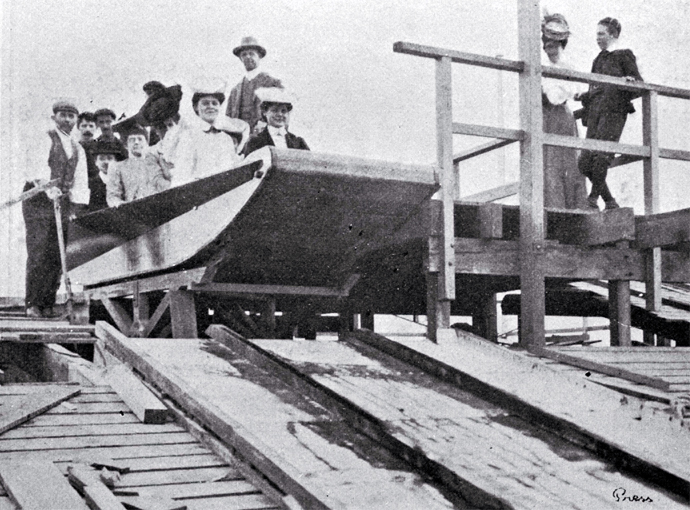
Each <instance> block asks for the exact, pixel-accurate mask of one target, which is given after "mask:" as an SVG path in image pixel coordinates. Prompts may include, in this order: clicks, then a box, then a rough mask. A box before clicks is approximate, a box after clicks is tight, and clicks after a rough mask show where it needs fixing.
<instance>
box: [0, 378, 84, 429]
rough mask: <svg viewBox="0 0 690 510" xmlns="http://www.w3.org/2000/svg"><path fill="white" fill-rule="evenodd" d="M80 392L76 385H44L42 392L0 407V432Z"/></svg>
mask: <svg viewBox="0 0 690 510" xmlns="http://www.w3.org/2000/svg"><path fill="white" fill-rule="evenodd" d="M80 392H81V390H80V389H79V388H78V387H64V386H56V387H50V386H49V387H45V388H44V391H42V392H39V393H32V394H30V395H27V396H25V397H22V398H21V399H20V400H19V402H15V403H14V404H13V405H12V406H11V407H10V408H9V409H7V407H8V406H2V407H0V434H2V433H3V432H6V431H8V430H10V429H12V428H14V427H16V426H18V425H21V424H22V423H25V422H27V421H29V420H30V419H31V418H33V417H35V416H38V415H39V414H42V413H44V412H46V411H47V410H49V409H52V408H54V407H55V406H57V405H59V404H60V403H61V402H64V401H65V400H68V399H70V398H71V397H73V396H75V395H79V393H80Z"/></svg>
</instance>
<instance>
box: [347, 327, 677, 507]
mask: <svg viewBox="0 0 690 510" xmlns="http://www.w3.org/2000/svg"><path fill="white" fill-rule="evenodd" d="M458 334H459V336H460V338H458V340H457V341H456V342H453V343H452V344H450V343H449V345H436V344H432V343H431V342H428V341H419V340H413V339H412V340H411V339H409V338H403V337H393V338H391V339H384V338H381V337H379V336H374V337H371V341H372V342H373V343H375V344H376V345H377V346H380V347H381V348H385V349H387V350H388V349H390V350H391V351H392V352H397V353H398V354H399V355H404V356H406V358H408V359H411V360H412V359H414V360H416V362H417V363H421V364H422V365H423V366H427V367H431V368H430V369H433V370H435V371H437V372H438V373H439V374H443V373H444V370H445V371H446V372H448V373H449V374H456V375H457V376H458V377H459V379H458V380H459V381H461V382H462V381H466V382H465V384H469V383H473V382H475V381H479V382H480V383H481V384H482V385H483V386H484V387H486V388H490V389H489V390H485V391H492V390H493V392H494V393H492V394H494V395H496V396H497V397H498V396H500V395H508V396H510V398H511V399H512V400H513V401H514V402H517V403H518V404H519V405H518V409H522V411H520V412H526V413H532V414H533V415H534V416H537V419H539V420H540V421H542V422H544V423H547V424H548V427H549V428H551V429H552V430H556V431H563V432H564V433H566V434H570V433H571V432H572V433H573V434H574V436H573V437H575V439H576V440H578V441H580V442H581V443H583V444H589V445H591V446H592V447H594V448H596V449H598V451H602V452H607V455H610V457H611V458H612V459H614V460H615V459H620V460H621V461H623V462H624V463H625V464H627V465H629V466H632V467H635V469H636V470H637V472H641V473H643V474H644V476H645V477H647V476H651V477H652V478H654V479H655V480H656V481H657V483H661V484H664V485H665V486H667V487H670V488H671V489H672V490H674V491H676V492H678V493H680V494H683V496H684V497H687V490H688V487H689V486H690V485H689V480H690V476H689V475H690V471H689V470H688V468H687V466H688V456H690V451H689V450H688V449H687V448H685V447H683V446H681V445H683V444H687V440H688V436H690V430H688V428H687V426H685V425H684V424H683V421H682V420H679V419H675V418H673V417H672V416H670V414H669V413H668V411H667V409H666V407H665V406H660V405H659V404H657V403H655V402H643V401H641V400H638V399H634V398H632V397H627V396H626V397H625V398H621V395H620V394H618V393H617V392H614V391H612V390H609V389H607V388H602V387H601V386H599V385H597V384H592V383H591V382H589V381H587V380H585V379H583V378H582V377H581V376H577V377H575V376H569V375H568V374H569V373H562V372H559V371H556V370H553V369H551V368H550V367H549V365H548V364H547V363H539V362H536V360H535V359H534V358H533V357H531V356H529V355H525V354H523V353H520V352H515V351H509V350H507V349H505V348H502V347H499V346H497V345H495V344H491V343H489V342H487V341H485V340H483V339H480V338H479V337H475V336H473V335H470V334H466V333H464V332H459V333H458ZM357 336H359V337H360V338H362V339H365V340H366V339H367V337H368V336H371V335H366V334H364V333H362V334H361V335H360V334H358V335H357ZM367 341H369V340H367ZM396 345H397V346H398V347H396ZM444 367H445V368H444ZM530 409H531V410H530ZM587 437H589V438H590V440H589V441H587V440H586V438H587ZM647 438H651V439H647ZM636 463H637V465H636Z"/></svg>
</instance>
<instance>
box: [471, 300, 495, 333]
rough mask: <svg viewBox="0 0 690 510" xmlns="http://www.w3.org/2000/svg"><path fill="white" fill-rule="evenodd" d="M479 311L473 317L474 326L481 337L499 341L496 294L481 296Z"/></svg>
mask: <svg viewBox="0 0 690 510" xmlns="http://www.w3.org/2000/svg"><path fill="white" fill-rule="evenodd" d="M480 299H481V302H480V304H479V307H480V308H479V310H477V312H476V313H475V314H474V315H473V316H472V325H473V326H474V328H475V330H476V331H478V332H479V335H480V336H482V337H484V338H486V339H487V340H490V341H492V342H497V341H498V314H497V313H496V294H494V293H491V294H486V295H483V296H481V298H480Z"/></svg>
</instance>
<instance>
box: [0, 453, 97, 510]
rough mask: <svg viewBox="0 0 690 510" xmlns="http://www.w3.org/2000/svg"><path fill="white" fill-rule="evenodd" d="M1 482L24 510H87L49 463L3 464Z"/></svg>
mask: <svg viewBox="0 0 690 510" xmlns="http://www.w3.org/2000/svg"><path fill="white" fill-rule="evenodd" d="M0 480H1V481H2V484H3V485H4V486H5V488H6V489H7V492H8V494H9V495H10V496H11V498H12V499H13V500H14V501H15V502H16V503H17V505H18V506H19V508H20V509H21V510H66V509H70V510H87V509H88V507H87V506H86V504H85V503H84V501H82V499H81V498H80V497H79V495H78V494H77V493H76V492H74V490H72V488H71V487H70V486H69V483H67V480H66V479H65V477H64V476H62V473H60V470H59V469H58V468H57V467H56V466H55V465H54V464H53V463H52V462H50V461H44V462H27V463H22V462H3V463H2V464H0Z"/></svg>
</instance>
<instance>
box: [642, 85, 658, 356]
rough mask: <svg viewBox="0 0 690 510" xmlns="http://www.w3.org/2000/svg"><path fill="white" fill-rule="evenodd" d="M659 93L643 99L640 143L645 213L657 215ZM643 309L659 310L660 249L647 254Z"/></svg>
mask: <svg viewBox="0 0 690 510" xmlns="http://www.w3.org/2000/svg"><path fill="white" fill-rule="evenodd" d="M658 115H659V111H658V93H657V92H654V91H650V92H648V93H647V94H645V95H643V96H642V143H644V145H646V146H648V147H649V149H650V157H649V158H648V159H645V160H644V213H645V215H648V214H656V213H658V212H659V125H658V119H659V118H658ZM645 256H646V262H645V265H646V271H645V273H646V279H645V286H646V292H645V295H646V308H647V310H650V311H658V310H660V309H661V248H651V249H649V250H647V251H646V254H645ZM644 341H645V343H649V344H653V343H654V333H652V332H647V331H645V332H644Z"/></svg>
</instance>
